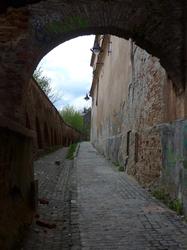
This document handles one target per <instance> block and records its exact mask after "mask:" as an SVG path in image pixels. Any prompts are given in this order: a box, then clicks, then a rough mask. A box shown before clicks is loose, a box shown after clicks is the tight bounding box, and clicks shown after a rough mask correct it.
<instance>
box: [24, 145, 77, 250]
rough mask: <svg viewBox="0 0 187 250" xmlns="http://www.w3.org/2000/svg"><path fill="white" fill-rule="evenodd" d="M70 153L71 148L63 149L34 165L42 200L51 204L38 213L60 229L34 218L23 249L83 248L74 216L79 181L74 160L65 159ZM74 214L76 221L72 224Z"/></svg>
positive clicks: (45, 220)
mask: <svg viewBox="0 0 187 250" xmlns="http://www.w3.org/2000/svg"><path fill="white" fill-rule="evenodd" d="M66 153H67V148H63V149H60V150H58V151H56V152H55V153H52V154H50V155H47V156H45V157H43V158H40V159H39V160H37V161H36V162H35V164H34V168H35V179H38V181H39V198H44V200H46V201H49V204H48V205H42V204H40V203H39V205H38V206H39V207H38V211H37V214H38V215H39V216H40V218H39V219H40V220H42V221H44V222H47V223H49V224H50V225H51V224H55V225H56V228H53V229H48V228H46V227H41V226H38V225H36V220H37V219H38V218H36V219H34V221H33V224H32V225H31V227H30V230H29V232H28V234H27V237H26V239H25V242H24V244H23V247H22V249H23V250H31V249H32V250H62V249H72V246H73V244H74V245H77V246H80V238H79V235H80V234H79V231H78V230H79V229H78V224H77V222H76V221H77V215H76V216H74V215H73V212H74V210H76V211H77V208H76V203H75V204H74V202H73V201H72V200H71V199H74V200H76V179H75V174H74V173H73V172H72V171H73V164H72V161H69V160H65V156H66ZM56 161H60V165H57V164H55V162H56ZM71 214H72V218H73V220H74V222H71ZM71 224H72V225H71ZM72 228H73V230H74V231H73V230H72ZM72 231H73V232H72ZM75 231H76V233H75ZM76 249H77V250H78V249H79V248H78V247H77V248H76Z"/></svg>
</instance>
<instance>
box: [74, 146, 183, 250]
mask: <svg viewBox="0 0 187 250" xmlns="http://www.w3.org/2000/svg"><path fill="white" fill-rule="evenodd" d="M76 168H77V175H78V176H77V178H78V207H79V208H78V209H79V226H80V232H81V246H82V249H83V250H92V249H93V250H96V249H97V250H105V249H106V250H115V249H121V250H135V249H136V250H148V249H150V250H153V249H160V250H161V249H162V250H181V249H187V225H186V223H185V222H184V221H183V220H182V219H181V218H180V217H179V216H177V215H176V214H175V212H173V211H171V210H170V209H168V208H167V207H166V206H165V205H163V204H162V203H160V202H159V201H158V200H156V199H155V198H153V197H152V196H151V195H150V194H149V193H148V192H146V191H145V190H144V189H143V188H141V187H140V186H139V185H138V184H137V183H136V182H135V181H134V180H133V179H131V178H130V177H128V176H127V175H126V174H124V173H121V172H118V171H117V170H116V169H115V167H114V166H113V165H112V164H111V163H110V162H109V161H107V160H106V159H104V157H102V156H101V155H99V154H98V153H97V151H96V150H95V149H94V148H93V147H92V146H91V144H90V143H82V144H81V146H80V150H79V154H78V157H77V159H76Z"/></svg>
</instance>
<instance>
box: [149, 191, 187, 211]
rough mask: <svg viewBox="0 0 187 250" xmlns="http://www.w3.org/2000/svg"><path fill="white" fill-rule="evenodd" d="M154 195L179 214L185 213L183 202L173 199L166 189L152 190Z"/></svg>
mask: <svg viewBox="0 0 187 250" xmlns="http://www.w3.org/2000/svg"><path fill="white" fill-rule="evenodd" d="M152 195H153V196H154V197H155V198H157V199H158V200H161V201H162V202H163V203H164V204H166V205H167V206H168V207H169V208H170V209H172V210H174V211H175V212H176V213H177V214H178V215H182V214H183V206H182V202H181V201H180V200H179V199H172V198H171V196H170V195H169V194H168V193H167V192H166V191H165V190H164V189H156V190H154V191H153V192H152Z"/></svg>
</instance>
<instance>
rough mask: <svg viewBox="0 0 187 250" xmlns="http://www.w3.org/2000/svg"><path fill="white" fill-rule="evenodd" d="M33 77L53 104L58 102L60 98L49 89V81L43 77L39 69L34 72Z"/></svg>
mask: <svg viewBox="0 0 187 250" xmlns="http://www.w3.org/2000/svg"><path fill="white" fill-rule="evenodd" d="M33 77H34V79H35V80H36V81H37V83H38V85H39V86H40V88H41V89H42V90H43V91H44V93H45V94H46V95H47V97H48V98H49V99H50V101H51V102H52V103H53V104H54V103H56V102H57V101H59V99H60V96H59V95H58V93H56V92H54V91H53V89H52V87H51V79H50V78H49V77H47V76H44V75H43V72H42V69H41V67H40V68H37V69H36V70H35V71H34V74H33Z"/></svg>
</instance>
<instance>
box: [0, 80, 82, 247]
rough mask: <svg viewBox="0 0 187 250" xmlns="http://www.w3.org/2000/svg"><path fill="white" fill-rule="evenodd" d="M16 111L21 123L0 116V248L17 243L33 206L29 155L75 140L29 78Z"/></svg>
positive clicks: (72, 131) (31, 167)
mask: <svg viewBox="0 0 187 250" xmlns="http://www.w3.org/2000/svg"><path fill="white" fill-rule="evenodd" d="M24 100H25V102H24V105H23V107H22V109H21V110H18V111H17V112H20V114H21V116H22V119H23V120H24V121H25V124H24V126H22V125H20V124H19V123H16V122H13V121H12V120H9V119H7V118H5V117H3V116H1V117H0V204H1V206H0V221H1V224H0V249H3V250H9V249H15V248H16V247H19V243H20V240H21V238H22V237H23V235H24V234H23V233H24V231H25V229H26V227H27V226H28V225H29V224H30V223H31V221H32V216H33V213H34V210H35V204H36V198H37V196H36V194H37V183H36V182H35V181H34V170H33V159H34V157H38V156H39V155H40V154H41V153H44V152H45V151H49V150H51V149H55V148H56V147H59V146H68V145H69V144H70V143H72V142H75V141H77V140H79V138H80V134H79V132H77V131H75V130H74V129H72V128H71V127H70V126H68V125H67V124H65V123H64V121H63V120H62V118H61V117H60V115H59V113H58V112H57V110H56V108H55V107H54V106H53V105H52V103H51V102H50V101H49V100H48V98H47V97H46V95H45V94H44V93H43V92H42V90H41V89H40V88H39V87H38V85H37V84H36V82H35V81H34V80H33V79H32V80H31V81H30V82H29V84H28V89H27V90H25V95H24Z"/></svg>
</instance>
